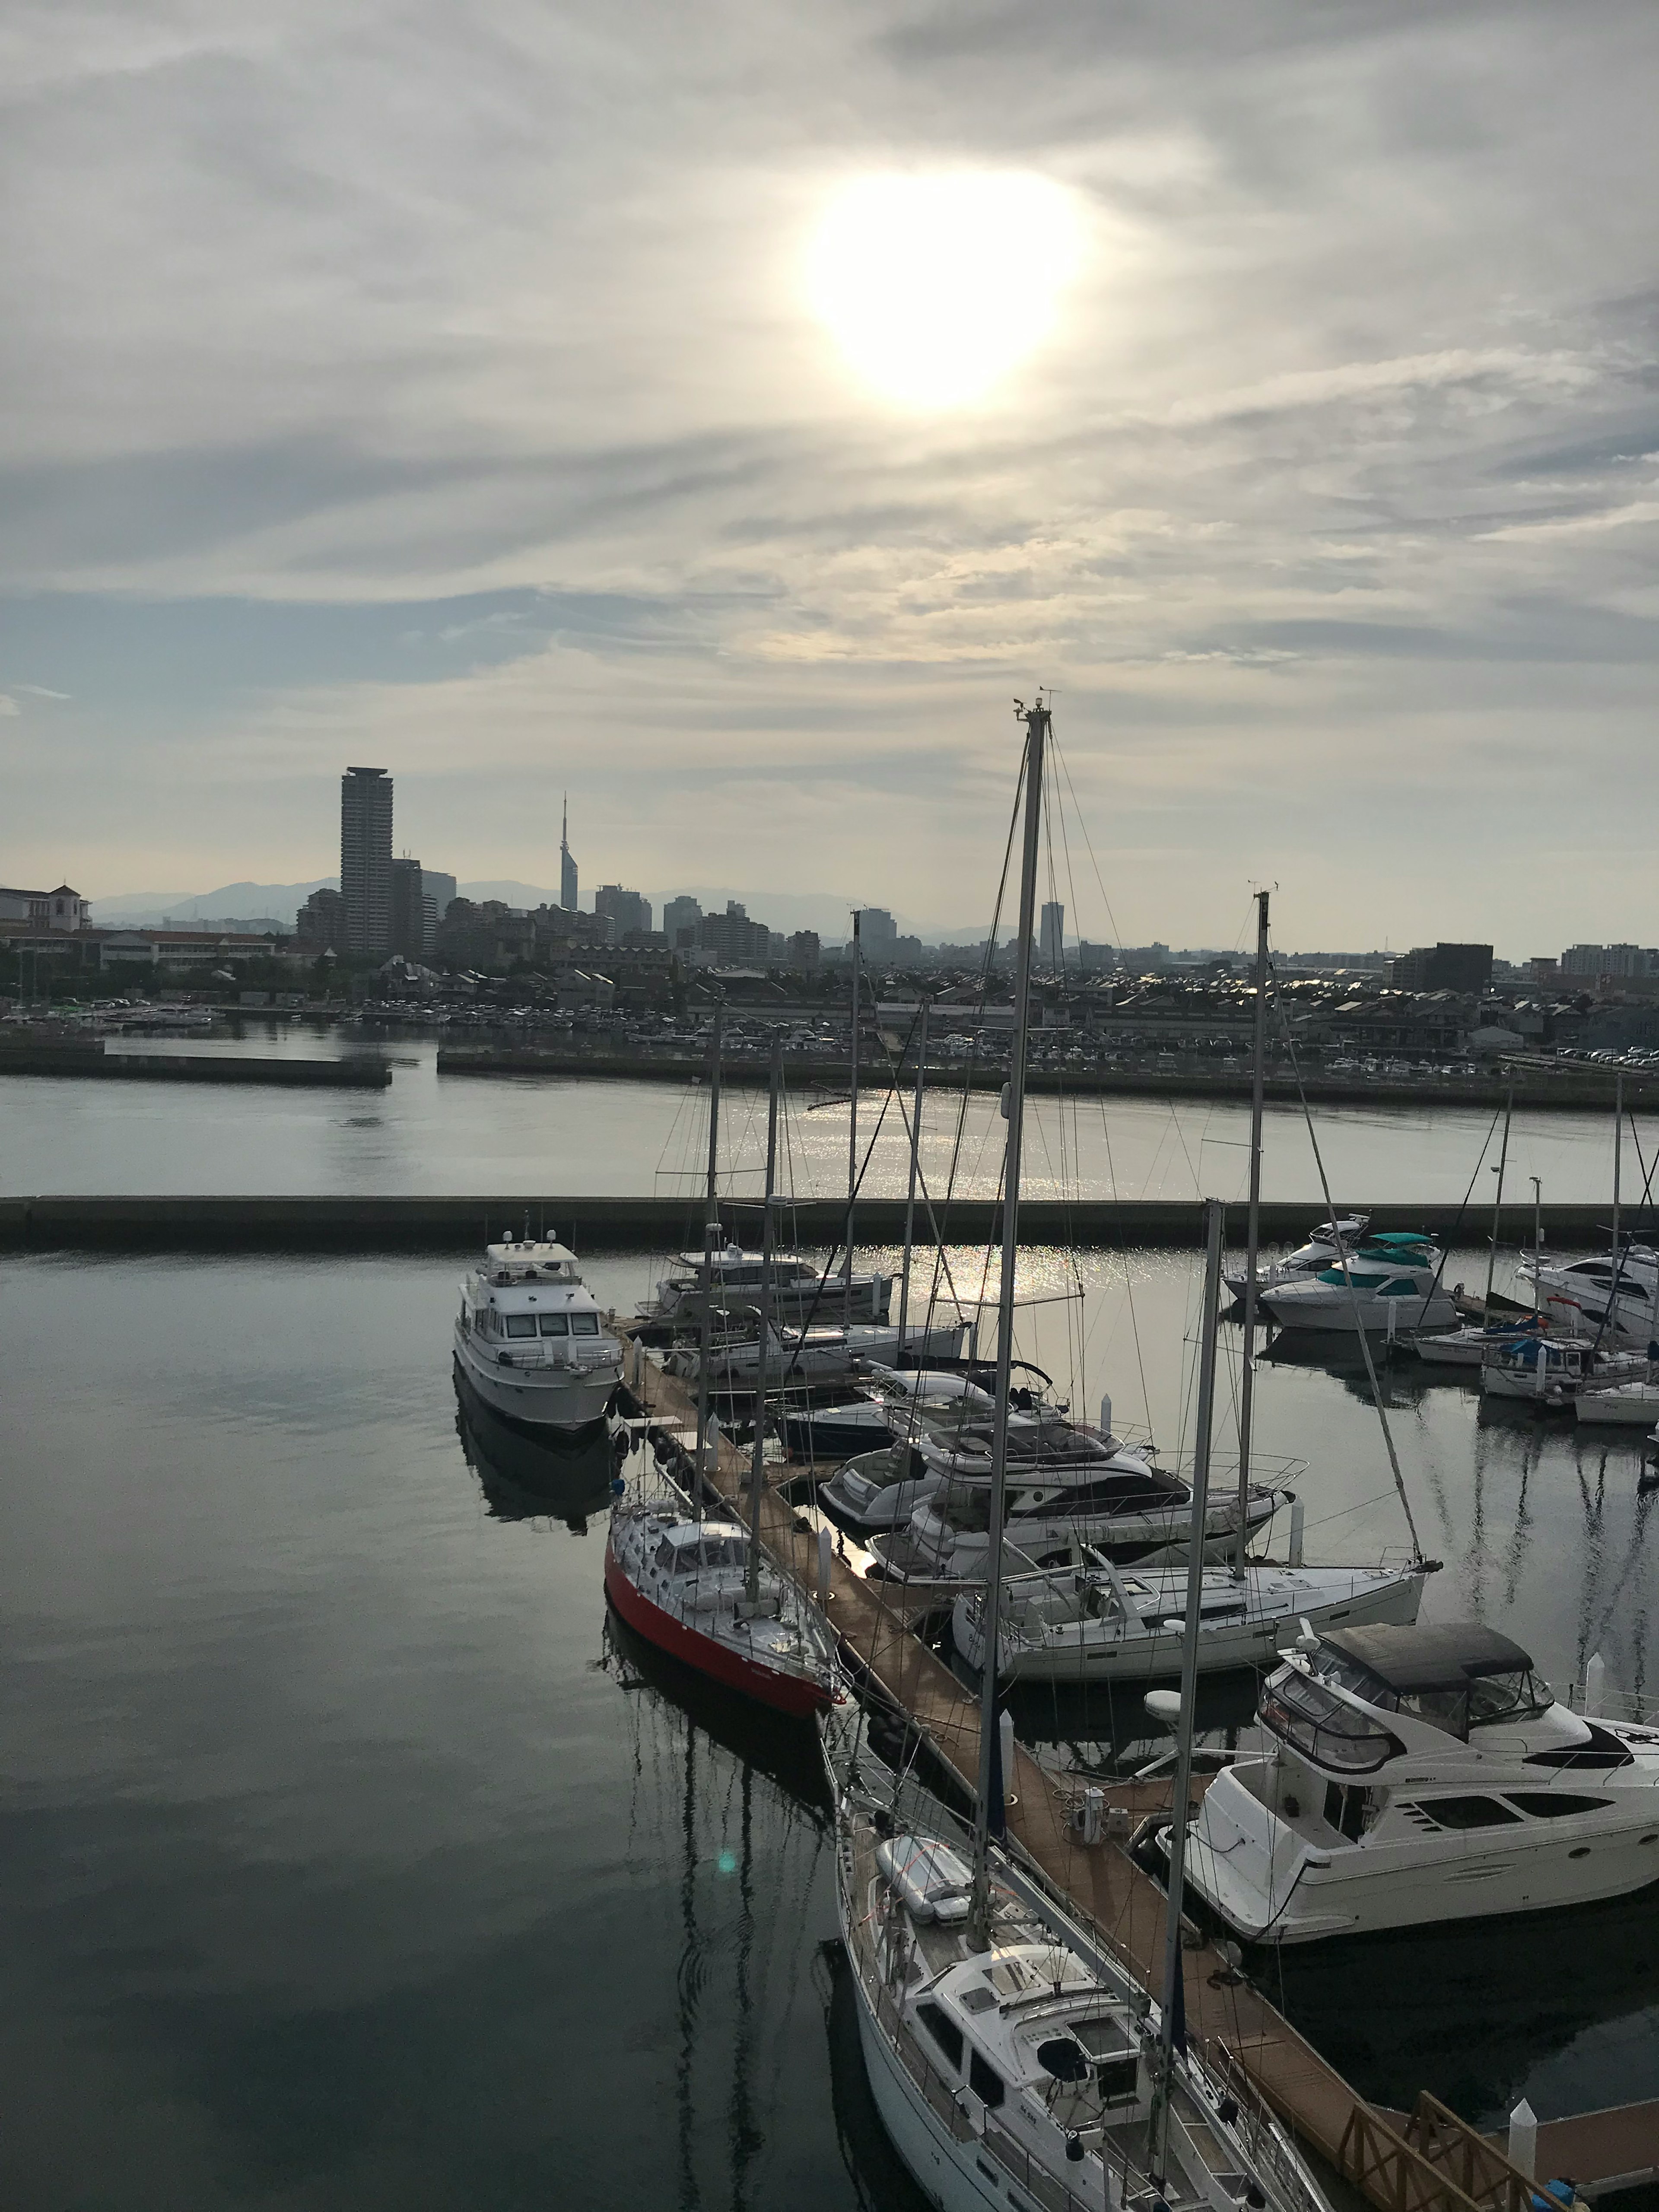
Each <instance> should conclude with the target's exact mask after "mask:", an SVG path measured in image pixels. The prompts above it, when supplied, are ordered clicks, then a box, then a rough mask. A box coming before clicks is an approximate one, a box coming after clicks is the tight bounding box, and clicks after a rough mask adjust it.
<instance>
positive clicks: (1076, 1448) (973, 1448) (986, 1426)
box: [818, 1390, 1149, 1530]
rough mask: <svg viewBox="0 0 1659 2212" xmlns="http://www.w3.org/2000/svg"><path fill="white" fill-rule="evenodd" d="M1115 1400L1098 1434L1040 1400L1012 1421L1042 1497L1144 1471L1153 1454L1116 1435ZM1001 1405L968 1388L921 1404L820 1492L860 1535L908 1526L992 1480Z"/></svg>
mask: <svg viewBox="0 0 1659 2212" xmlns="http://www.w3.org/2000/svg"><path fill="white" fill-rule="evenodd" d="M1111 1408H1112V1401H1111V1400H1110V1399H1109V1398H1105V1399H1103V1400H1102V1401H1101V1424H1102V1425H1101V1426H1100V1428H1098V1429H1090V1428H1087V1427H1085V1426H1083V1425H1081V1424H1079V1423H1076V1422H1073V1421H1069V1420H1067V1419H1066V1417H1065V1413H1064V1411H1063V1409H1061V1408H1060V1407H1052V1406H1046V1405H1043V1404H1042V1403H1040V1402H1036V1401H1034V1402H1032V1403H1030V1404H1029V1405H1027V1406H1024V1407H1019V1408H1018V1410H1012V1409H1011V1411H1010V1413H1009V1416H1008V1446H1007V1449H1008V1462H1009V1468H1010V1472H1011V1474H1012V1472H1013V1471H1014V1469H1015V1468H1016V1467H1018V1468H1019V1470H1020V1471H1022V1472H1024V1473H1027V1474H1030V1473H1031V1472H1033V1471H1034V1470H1035V1471H1036V1472H1037V1474H1038V1475H1039V1478H1040V1484H1039V1488H1038V1492H1037V1496H1036V1501H1035V1502H1036V1503H1038V1504H1041V1503H1042V1498H1043V1496H1044V1495H1045V1494H1046V1493H1047V1492H1050V1491H1054V1490H1058V1489H1060V1488H1061V1487H1066V1486H1077V1485H1079V1484H1083V1483H1090V1482H1095V1481H1097V1480H1103V1479H1105V1478H1106V1477H1107V1476H1108V1475H1109V1474H1112V1473H1114V1472H1115V1473H1123V1472H1125V1471H1127V1472H1128V1473H1129V1474H1131V1475H1139V1474H1144V1473H1145V1472H1146V1470H1147V1468H1148V1465H1149V1461H1148V1458H1147V1456H1146V1455H1143V1454H1141V1453H1139V1452H1133V1451H1130V1450H1129V1449H1127V1447H1126V1446H1125V1445H1124V1444H1122V1443H1120V1442H1119V1440H1118V1439H1117V1437H1115V1436H1114V1435H1113V1434H1112V1432H1111ZM994 1429H995V1423H994V1402H993V1401H992V1399H991V1397H990V1395H989V1394H988V1392H986V1391H983V1390H973V1391H972V1392H971V1394H970V1393H969V1392H967V1391H964V1392H962V1393H960V1394H959V1395H957V1397H956V1398H955V1399H953V1400H949V1401H945V1403H943V1404H939V1403H936V1402H935V1403H927V1402H925V1401H916V1402H915V1403H914V1404H913V1405H912V1406H910V1407H906V1408H905V1413H904V1418H903V1425H902V1427H901V1426H900V1425H899V1423H898V1421H897V1420H895V1421H894V1423H893V1430H894V1433H893V1438H892V1441H891V1442H890V1443H889V1444H888V1445H886V1446H885V1447H884V1449H879V1450H876V1451H870V1452H865V1453H861V1454H860V1455H858V1456H857V1457H855V1458H854V1459H850V1460H848V1462H846V1464H845V1465H844V1466H842V1467H839V1468H836V1472H835V1473H834V1474H832V1475H831V1476H830V1477H829V1480H827V1481H825V1482H823V1483H822V1484H820V1486H819V1488H818V1495H819V1497H820V1498H822V1499H823V1502H824V1504H827V1505H828V1506H829V1508H830V1510H831V1511H832V1512H834V1513H835V1514H836V1516H837V1518H838V1519H841V1520H843V1521H846V1522H848V1523H850V1525H851V1526H852V1527H854V1528H858V1529H860V1530H867V1529H881V1528H904V1527H905V1526H906V1525H907V1524H908V1522H909V1521H910V1519H911V1517H912V1516H913V1515H914V1514H915V1513H916V1512H917V1511H919V1510H920V1509H921V1507H922V1506H924V1505H925V1504H927V1502H928V1500H929V1499H930V1498H933V1496H934V1495H935V1494H936V1492H939V1490H940V1489H942V1488H943V1487H944V1486H945V1483H947V1482H950V1481H951V1480H962V1481H964V1482H968V1483H975V1482H979V1483H985V1484H988V1483H989V1481H990V1480H991V1468H992V1445H993V1441H994Z"/></svg>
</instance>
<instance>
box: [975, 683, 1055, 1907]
mask: <svg viewBox="0 0 1659 2212" xmlns="http://www.w3.org/2000/svg"><path fill="white" fill-rule="evenodd" d="M1018 713H1019V718H1020V720H1022V721H1023V722H1024V725H1025V842H1024V853H1023V854H1022V857H1021V861H1020V877H1019V937H1018V941H1017V944H1016V946H1015V955H1014V1042H1013V1051H1012V1055H1011V1057H1010V1060H1009V1064H1008V1088H1007V1091H1006V1093H1005V1103H1004V1106H1003V1111H1004V1113H1005V1114H1006V1116H1007V1121H1008V1127H1007V1133H1006V1139H1005V1143H1006V1156H1005V1157H1006V1164H1005V1166H1004V1169H1003V1178H1002V1281H1001V1284H1000V1287H999V1290H998V1294H997V1383H996V1393H997V1395H996V1411H995V1418H994V1425H993V1429H992V1437H991V1498H990V1536H991V1543H990V1555H989V1557H988V1559H987V1561H986V1573H985V1601H984V1612H983V1623H984V1653H985V1656H984V1663H983V1665H982V1667H981V1682H980V1699H979V1796H978V1801H977V1802H976V1804H975V1811H974V1891H973V1903H972V1906H971V1908H970V1911H969V1942H970V1943H971V1944H972V1946H973V1948H975V1950H979V1951H987V1950H989V1948H990V1947H991V1877H990V1865H989V1850H990V1840H991V1821H992V1816H993V1805H992V1799H993V1796H996V1797H997V1799H998V1802H997V1804H996V1807H995V1814H996V1818H997V1820H998V1822H999V1824H1000V1820H1001V1811H1002V1808H1001V1803H1000V1796H1001V1793H1000V1791H999V1790H994V1764H993V1762H994V1760H995V1759H996V1757H997V1753H998V1735H997V1732H998V1720H997V1659H998V1646H999V1640H1000V1639H999V1632H1000V1626H1001V1619H1002V1520H1003V1512H1004V1508H1005V1504H1006V1496H1007V1489H1008V1392H1009V1386H1010V1383H1011V1381H1012V1367H1013V1356H1014V1268H1015V1265H1016V1262H1017V1261H1018V1257H1019V1168H1020V1139H1021V1135H1022V1133H1023V1131H1024V1122H1025V1048H1026V1036H1027V1030H1028V1029H1029V1026H1030V1010H1031V933H1032V930H1033V927H1035V923H1036V880H1037V844H1038V833H1039V830H1040V829H1041V827H1042V751H1043V746H1044V744H1045V742H1046V740H1047V738H1048V708H1046V707H1044V706H1041V705H1038V706H1036V707H1026V706H1024V704H1022V705H1021V706H1020V707H1019V708H1018Z"/></svg>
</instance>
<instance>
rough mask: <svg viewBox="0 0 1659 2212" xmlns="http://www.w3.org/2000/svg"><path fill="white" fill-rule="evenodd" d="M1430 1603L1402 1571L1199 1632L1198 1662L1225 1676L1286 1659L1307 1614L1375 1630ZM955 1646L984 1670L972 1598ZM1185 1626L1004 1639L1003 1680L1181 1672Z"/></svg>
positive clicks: (1319, 1624)
mask: <svg viewBox="0 0 1659 2212" xmlns="http://www.w3.org/2000/svg"><path fill="white" fill-rule="evenodd" d="M1422 1602H1423V1577H1421V1576H1420V1575H1401V1576H1398V1577H1390V1579H1389V1581H1388V1582H1386V1583H1380V1584H1379V1585H1378V1586H1377V1587H1376V1588H1375V1589H1364V1588H1363V1587H1362V1588H1359V1589H1354V1590H1352V1591H1351V1592H1349V1593H1347V1594H1346V1595H1343V1596H1341V1597H1340V1598H1338V1599H1335V1600H1329V1599H1328V1600H1327V1601H1325V1602H1323V1603H1319V1602H1316V1601H1310V1602H1309V1603H1308V1604H1307V1606H1306V1607H1305V1608H1304V1611H1302V1612H1300V1613H1297V1612H1290V1611H1285V1612H1279V1613H1272V1614H1269V1615H1268V1616H1267V1618H1266V1619H1258V1620H1244V1621H1241V1622H1238V1623H1237V1624H1232V1623H1229V1624H1228V1625H1227V1626H1225V1627H1224V1626H1216V1627H1209V1628H1205V1629H1202V1630H1200V1634H1199V1639H1198V1666H1199V1672H1200V1674H1223V1673H1225V1672H1226V1671H1227V1670H1228V1669H1229V1668H1243V1667H1261V1666H1264V1665H1265V1666H1271V1665H1273V1664H1274V1663H1276V1662H1277V1660H1278V1657H1279V1638H1281V1637H1283V1638H1285V1641H1286V1642H1287V1643H1293V1642H1294V1641H1295V1639H1296V1637H1297V1634H1298V1632H1299V1630H1300V1626H1301V1622H1302V1621H1303V1620H1310V1621H1311V1622H1312V1623H1313V1624H1314V1626H1315V1627H1316V1629H1318V1630H1320V1631H1323V1630H1325V1629H1327V1628H1338V1627H1340V1628H1370V1627H1375V1626H1377V1625H1378V1624H1380V1623H1381V1624H1387V1625H1389V1626H1396V1627H1409V1626H1412V1624H1413V1622H1414V1621H1415V1620H1416V1619H1417V1615H1418V1612H1419V1607H1421V1605H1422ZM951 1635H952V1637H953V1638H954V1639H955V1642H956V1646H957V1650H958V1651H960V1652H961V1654H962V1656H963V1658H964V1659H966V1660H967V1662H968V1663H969V1666H971V1667H973V1668H975V1669H977V1668H979V1666H980V1665H981V1661H982V1659H983V1656H984V1642H985V1639H984V1638H983V1637H982V1635H981V1634H980V1633H979V1632H978V1630H977V1628H976V1627H974V1626H970V1625H969V1623H968V1621H967V1619H966V1612H965V1603H964V1601H958V1602H957V1610H956V1614H955V1616H954V1618H953V1620H952V1623H951ZM1181 1647H1182V1630H1181V1628H1180V1627H1179V1626H1176V1627H1174V1628H1170V1629H1162V1630H1158V1631H1155V1632H1152V1634H1142V1635H1128V1634H1125V1635H1123V1636H1122V1637H1121V1638H1118V1639H1116V1640H1115V1641H1114V1642H1110V1643H1108V1642H1105V1641H1102V1642H1100V1643H1098V1644H1092V1645H1088V1646H1085V1647H1083V1648H1081V1649H1079V1647H1078V1646H1077V1645H1076V1644H1073V1645H1072V1646H1070V1647H1069V1648H1066V1647H1064V1646H1057V1645H1054V1644H1049V1645H1040V1646H1033V1645H1020V1644H1009V1643H1007V1642H1004V1644H1003V1663H1002V1667H1001V1669H1000V1674H999V1678H998V1679H999V1680H1002V1681H1013V1682H1101V1681H1120V1680H1142V1679H1150V1678H1152V1676H1155V1675H1171V1676H1173V1675H1176V1674H1179V1673H1180V1672H1181Z"/></svg>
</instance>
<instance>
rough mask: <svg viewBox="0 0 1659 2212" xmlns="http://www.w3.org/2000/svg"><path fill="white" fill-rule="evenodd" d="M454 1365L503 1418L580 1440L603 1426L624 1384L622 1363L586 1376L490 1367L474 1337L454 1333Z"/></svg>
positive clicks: (572, 1371) (577, 1372)
mask: <svg viewBox="0 0 1659 2212" xmlns="http://www.w3.org/2000/svg"><path fill="white" fill-rule="evenodd" d="M455 1364H456V1365H457V1367H458V1368H459V1370H460V1372H461V1374H462V1375H463V1376H464V1377H465V1381H466V1383H467V1385H468V1388H469V1389H471V1390H472V1391H474V1392H475V1393H476V1394H477V1396H478V1397H479V1398H480V1399H481V1400H482V1401H483V1403H484V1404H485V1405H486V1406H487V1407H489V1410H490V1412H491V1413H495V1414H498V1415H499V1416H500V1417H501V1419H503V1420H505V1421H511V1422H513V1424H514V1425H516V1426H518V1427H520V1428H524V1429H527V1430H531V1431H536V1430H540V1431H544V1432H547V1431H552V1432H555V1433H556V1434H558V1435H561V1436H578V1435H580V1434H583V1433H584V1432H586V1431H592V1430H595V1429H598V1428H599V1427H601V1426H602V1425H603V1424H604V1421H605V1415H606V1414H607V1413H609V1412H610V1410H611V1401H612V1400H613V1399H614V1397H615V1396H616V1394H617V1384H618V1383H620V1381H621V1380H622V1369H621V1365H620V1363H611V1364H607V1365H605V1366H604V1367H601V1368H596V1369H593V1370H591V1371H588V1372H584V1371H583V1370H580V1369H579V1368H572V1369H569V1370H564V1371H561V1370H558V1369H548V1368H539V1369H538V1368H516V1369H515V1368H511V1367H501V1366H500V1365H498V1364H490V1363H489V1362H487V1361H486V1360H484V1359H483V1358H480V1357H479V1355H478V1354H477V1352H475V1351H474V1349H473V1346H472V1342H471V1337H470V1336H469V1335H467V1334H465V1333H464V1332H463V1331H461V1330H459V1329H457V1330H456V1332H455Z"/></svg>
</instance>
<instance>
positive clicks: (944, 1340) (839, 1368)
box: [667, 1315, 968, 1391]
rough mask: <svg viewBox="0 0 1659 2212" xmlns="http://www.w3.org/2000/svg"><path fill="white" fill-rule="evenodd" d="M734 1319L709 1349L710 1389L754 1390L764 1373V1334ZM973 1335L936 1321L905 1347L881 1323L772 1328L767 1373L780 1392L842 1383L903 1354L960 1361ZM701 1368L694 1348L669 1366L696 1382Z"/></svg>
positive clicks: (916, 1331)
mask: <svg viewBox="0 0 1659 2212" xmlns="http://www.w3.org/2000/svg"><path fill="white" fill-rule="evenodd" d="M731 1319H732V1317H731V1316H729V1315H717V1316H716V1320H717V1321H718V1322H721V1323H722V1324H724V1325H722V1326H720V1328H719V1329H718V1332H717V1334H715V1335H714V1337H713V1339H712V1340H711V1342H710V1344H709V1347H708V1384H709V1388H710V1389H713V1390H724V1391H731V1390H736V1391H745V1390H752V1389H754V1388H755V1381H756V1377H757V1376H758V1374H759V1373H760V1367H761V1342H760V1331H759V1329H758V1328H756V1327H753V1326H749V1325H744V1324H739V1325H738V1326H737V1327H732V1326H731V1325H730V1324H731ZM967 1334H968V1323H967V1322H963V1321H953V1322H945V1321H936V1322H933V1323H932V1324H931V1325H927V1324H922V1325H919V1326H917V1327H915V1328H908V1329H907V1330H906V1331H905V1335H904V1342H903V1345H902V1346H901V1345H900V1342H899V1333H898V1330H897V1328H888V1327H887V1326H886V1325H885V1324H884V1323H882V1322H850V1323H848V1326H847V1327H846V1328H838V1327H836V1326H833V1325H831V1326H829V1327H816V1328H778V1327H770V1328H769V1334H768V1339H767V1350H766V1371H767V1375H768V1376H769V1383H770V1387H771V1388H772V1389H775V1390H786V1391H787V1390H789V1389H793V1388H795V1387H797V1386H799V1385H800V1384H802V1383H833V1382H839V1381H841V1380H842V1379H844V1378H845V1377H846V1376H850V1375H854V1374H858V1373H860V1372H861V1371H862V1370H864V1369H865V1368H866V1366H868V1365H870V1364H873V1363H880V1364H888V1365H890V1364H891V1363H892V1362H893V1361H895V1360H896V1359H897V1358H900V1357H901V1353H902V1354H903V1355H904V1356H908V1358H913V1359H921V1360H928V1359H955V1358H959V1357H960V1356H961V1352H962V1347H963V1341H964V1340H965V1339H966V1336H967ZM701 1364H702V1359H701V1353H700V1352H699V1351H698V1350H697V1348H696V1346H683V1347H682V1348H681V1349H680V1350H678V1351H677V1352H671V1353H670V1354H669V1357H668V1361H667V1365H668V1368H669V1371H670V1372H671V1373H672V1374H677V1375H684V1376H688V1377H690V1378H692V1379H695V1378H696V1375H697V1370H698V1368H699V1366H700V1365H701Z"/></svg>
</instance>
